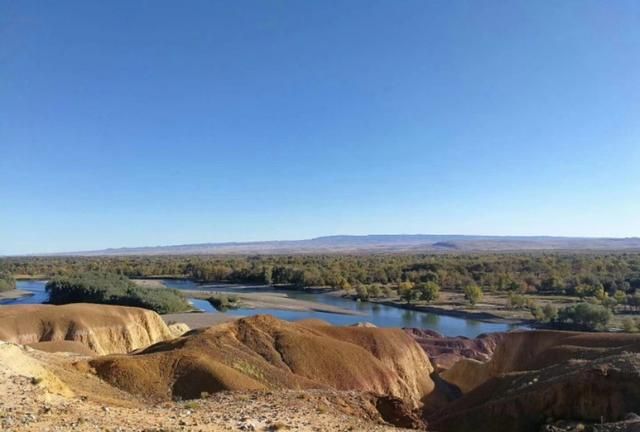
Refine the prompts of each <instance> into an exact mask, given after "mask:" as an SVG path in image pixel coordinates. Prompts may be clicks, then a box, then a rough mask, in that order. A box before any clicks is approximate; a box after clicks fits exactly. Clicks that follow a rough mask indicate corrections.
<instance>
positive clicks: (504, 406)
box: [428, 331, 640, 432]
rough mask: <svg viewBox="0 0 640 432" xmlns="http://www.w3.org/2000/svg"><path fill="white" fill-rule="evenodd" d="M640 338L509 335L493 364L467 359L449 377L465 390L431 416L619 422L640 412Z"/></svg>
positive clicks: (435, 420)
mask: <svg viewBox="0 0 640 432" xmlns="http://www.w3.org/2000/svg"><path fill="white" fill-rule="evenodd" d="M639 353H640V336H638V335H630V334H611V333H573V332H556V331H531V332H514V333H508V334H505V335H504V337H503V339H502V340H501V342H500V343H499V344H498V346H497V347H496V350H495V352H494V355H493V357H492V358H491V360H490V361H488V362H484V363H483V362H479V361H476V360H473V359H463V360H461V361H459V362H457V363H456V364H454V365H453V366H452V367H451V368H450V369H449V370H447V371H444V372H442V373H441V375H440V376H441V377H442V378H443V379H444V380H446V381H447V382H448V383H450V384H454V385H455V386H457V387H458V388H459V389H460V390H462V393H463V395H462V396H461V397H460V398H458V399H456V400H455V401H453V402H451V403H449V404H447V405H446V406H445V407H443V408H441V409H439V410H438V411H436V412H431V413H429V414H428V420H429V424H430V426H431V427H432V428H433V429H435V430H441V431H446V432H457V431H468V430H475V431H522V432H529V431H531V432H533V431H538V430H540V428H541V427H542V425H543V424H544V423H545V422H548V421H549V420H552V419H578V420H581V421H585V422H601V421H604V422H615V421H620V420H623V419H624V418H625V417H626V416H627V415H628V414H629V413H632V412H637V411H638V410H640V354H639Z"/></svg>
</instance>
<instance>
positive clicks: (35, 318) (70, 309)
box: [0, 303, 174, 355]
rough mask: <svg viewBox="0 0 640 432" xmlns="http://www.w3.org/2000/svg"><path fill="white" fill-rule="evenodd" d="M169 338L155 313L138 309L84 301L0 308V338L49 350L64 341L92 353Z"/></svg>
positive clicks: (123, 350) (62, 347)
mask: <svg viewBox="0 0 640 432" xmlns="http://www.w3.org/2000/svg"><path fill="white" fill-rule="evenodd" d="M173 337H174V335H173V334H172V332H171V330H170V329H169V328H168V327H167V325H166V324H165V323H164V321H163V320H162V318H161V317H160V316H159V315H158V314H156V313H155V312H153V311H150V310H146V309H141V308H133V307H122V306H108V305H97V304H85V303H76V304H68V305H63V306H53V305H15V306H2V307H0V340H3V341H7V342H14V343H18V344H23V345H27V344H33V346H34V347H35V348H40V347H42V348H43V349H45V350H49V351H51V350H57V348H58V347H59V348H60V349H59V350H61V351H65V350H69V349H70V348H73V344H69V343H61V342H63V341H67V342H77V343H78V344H82V345H84V347H86V349H88V350H91V351H93V352H94V353H96V354H101V355H102V354H112V353H126V352H130V351H132V350H135V349H138V348H143V347H147V346H149V345H150V344H153V343H156V342H159V341H164V340H168V339H171V338H173ZM43 342H49V343H48V344H42V343H43ZM71 351H72V352H82V353H85V354H86V353H88V352H87V351H86V350H85V349H80V351H79V349H77V348H76V349H72V350H71Z"/></svg>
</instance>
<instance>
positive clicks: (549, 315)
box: [542, 303, 558, 322]
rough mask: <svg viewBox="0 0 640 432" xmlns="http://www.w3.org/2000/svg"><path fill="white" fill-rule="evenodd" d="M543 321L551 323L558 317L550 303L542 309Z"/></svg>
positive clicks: (556, 310) (556, 311)
mask: <svg viewBox="0 0 640 432" xmlns="http://www.w3.org/2000/svg"><path fill="white" fill-rule="evenodd" d="M542 315H543V319H544V321H546V322H552V321H553V320H555V319H556V318H557V316H558V309H556V308H555V307H554V306H553V305H552V304H551V303H547V304H546V305H544V307H543V308H542Z"/></svg>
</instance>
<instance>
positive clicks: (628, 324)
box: [622, 318, 638, 333]
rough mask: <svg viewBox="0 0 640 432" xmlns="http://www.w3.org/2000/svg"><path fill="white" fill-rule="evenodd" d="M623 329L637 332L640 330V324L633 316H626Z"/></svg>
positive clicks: (628, 331)
mask: <svg viewBox="0 0 640 432" xmlns="http://www.w3.org/2000/svg"><path fill="white" fill-rule="evenodd" d="M622 329H623V330H624V331H625V332H627V333H635V332H637V331H638V326H637V325H636V322H635V321H634V320H632V319H631V318H625V319H624V320H622Z"/></svg>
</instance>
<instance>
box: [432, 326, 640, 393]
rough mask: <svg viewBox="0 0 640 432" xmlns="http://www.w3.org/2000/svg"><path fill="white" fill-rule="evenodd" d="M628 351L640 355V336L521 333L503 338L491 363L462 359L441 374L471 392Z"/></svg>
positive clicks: (510, 334)
mask: <svg viewBox="0 0 640 432" xmlns="http://www.w3.org/2000/svg"><path fill="white" fill-rule="evenodd" d="M624 350H627V351H631V352H640V335H633V334H612V333H579V332H560V331H521V332H510V333H505V334H504V335H503V338H502V340H501V341H500V343H499V344H498V346H497V347H496V349H495V352H494V354H493V356H492V357H491V360H490V361H488V362H480V361H475V360H473V359H462V360H460V361H458V362H457V363H455V364H454V365H453V366H452V367H451V368H449V369H448V370H446V371H444V372H442V373H441V377H442V378H443V379H444V380H446V381H447V382H449V383H451V384H454V385H456V386H457V387H458V388H460V390H462V392H463V393H467V392H469V391H471V390H473V389H474V388H476V387H477V386H479V385H480V384H482V383H484V382H485V381H487V380H489V379H490V378H492V377H495V376H498V375H500V374H504V373H509V372H522V371H528V370H538V369H542V368H545V367H547V366H551V365H554V364H558V363H562V362H565V361H567V360H571V359H595V358H598V357H601V356H603V355H611V354H614V353H616V352H622V351H624Z"/></svg>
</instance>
